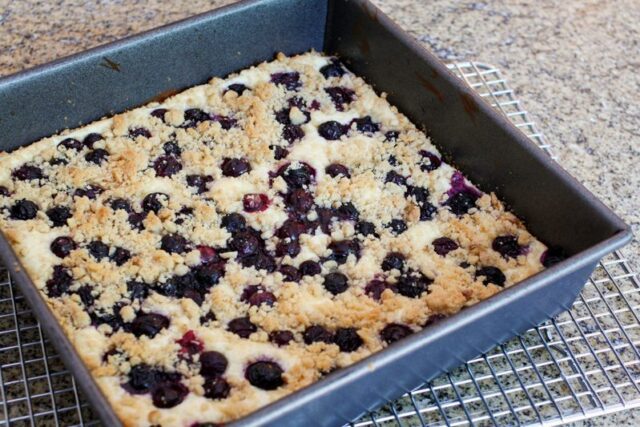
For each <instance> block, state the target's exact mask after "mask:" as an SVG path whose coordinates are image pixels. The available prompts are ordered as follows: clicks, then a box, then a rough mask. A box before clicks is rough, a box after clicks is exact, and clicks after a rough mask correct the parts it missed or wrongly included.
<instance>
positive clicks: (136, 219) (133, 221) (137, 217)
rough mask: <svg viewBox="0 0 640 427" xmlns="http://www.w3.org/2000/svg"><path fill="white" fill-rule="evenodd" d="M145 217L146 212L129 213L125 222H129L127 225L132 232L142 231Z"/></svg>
mask: <svg viewBox="0 0 640 427" xmlns="http://www.w3.org/2000/svg"><path fill="white" fill-rule="evenodd" d="M146 217H147V213H146V212H131V213H130V214H129V218H128V219H127V220H128V221H129V225H131V228H132V229H133V230H143V229H144V223H143V221H144V220H145V218H146Z"/></svg>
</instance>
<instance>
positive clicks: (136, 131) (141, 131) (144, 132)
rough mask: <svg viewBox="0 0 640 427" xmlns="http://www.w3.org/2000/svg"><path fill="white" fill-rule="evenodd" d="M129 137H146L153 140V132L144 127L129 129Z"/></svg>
mask: <svg viewBox="0 0 640 427" xmlns="http://www.w3.org/2000/svg"><path fill="white" fill-rule="evenodd" d="M129 136H130V137H131V138H134V139H135V138H137V137H139V136H144V137H145V138H151V132H149V129H147V128H144V127H139V128H133V129H129Z"/></svg>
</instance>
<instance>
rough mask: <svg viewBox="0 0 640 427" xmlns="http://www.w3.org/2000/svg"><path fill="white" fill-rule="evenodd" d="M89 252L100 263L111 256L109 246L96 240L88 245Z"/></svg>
mask: <svg viewBox="0 0 640 427" xmlns="http://www.w3.org/2000/svg"><path fill="white" fill-rule="evenodd" d="M87 250H88V251H89V253H90V254H91V256H92V257H94V258H95V259H96V260H98V261H100V260H101V259H102V258H106V257H108V256H109V246H107V245H106V244H104V243H102V242H101V241H99V240H94V241H93V242H91V243H89V244H88V245H87Z"/></svg>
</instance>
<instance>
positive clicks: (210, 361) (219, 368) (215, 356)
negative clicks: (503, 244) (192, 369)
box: [200, 351, 229, 378]
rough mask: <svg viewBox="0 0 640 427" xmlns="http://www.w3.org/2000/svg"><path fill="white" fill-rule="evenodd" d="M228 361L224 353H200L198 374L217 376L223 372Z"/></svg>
mask: <svg viewBox="0 0 640 427" xmlns="http://www.w3.org/2000/svg"><path fill="white" fill-rule="evenodd" d="M228 365H229V362H228V360H227V358H226V357H225V355H224V354H222V353H220V352H217V351H205V352H203V353H202V354H200V375H202V376H203V377H210V378H213V377H217V376H220V375H222V374H224V371H226V370H227V366H228Z"/></svg>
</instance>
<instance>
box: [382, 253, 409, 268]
mask: <svg viewBox="0 0 640 427" xmlns="http://www.w3.org/2000/svg"><path fill="white" fill-rule="evenodd" d="M404 260H405V257H404V255H402V254H401V253H399V252H389V253H388V254H387V256H385V257H384V260H382V270H383V271H391V270H399V271H402V270H404Z"/></svg>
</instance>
